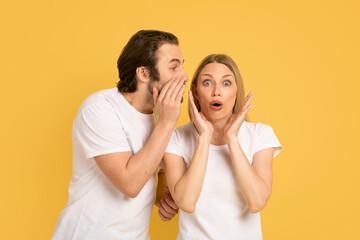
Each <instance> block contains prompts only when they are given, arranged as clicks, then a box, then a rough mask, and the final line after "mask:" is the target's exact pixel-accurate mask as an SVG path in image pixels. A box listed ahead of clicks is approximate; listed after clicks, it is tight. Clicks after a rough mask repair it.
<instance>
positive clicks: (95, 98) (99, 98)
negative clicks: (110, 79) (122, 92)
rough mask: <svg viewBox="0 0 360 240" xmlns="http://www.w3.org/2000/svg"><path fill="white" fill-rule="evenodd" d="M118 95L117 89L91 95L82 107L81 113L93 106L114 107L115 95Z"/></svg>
mask: <svg viewBox="0 0 360 240" xmlns="http://www.w3.org/2000/svg"><path fill="white" fill-rule="evenodd" d="M115 94H116V89H115V88H111V89H105V90H101V91H98V92H95V93H93V94H91V95H89V96H88V97H87V98H86V99H85V100H84V101H83V102H82V104H81V105H80V108H79V111H81V110H82V109H84V108H87V107H91V106H99V105H102V106H105V107H106V106H108V107H112V104H111V102H112V100H113V99H114V95H115Z"/></svg>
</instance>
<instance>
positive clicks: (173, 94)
mask: <svg viewBox="0 0 360 240" xmlns="http://www.w3.org/2000/svg"><path fill="white" fill-rule="evenodd" d="M183 85H184V80H183V79H182V78H180V79H179V80H177V81H176V85H175V87H174V88H173V90H172V92H171V95H170V96H169V97H170V98H171V99H172V100H173V101H175V99H176V98H177V95H178V93H179V92H180V91H181V88H182V86H183Z"/></svg>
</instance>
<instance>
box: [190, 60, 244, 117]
mask: <svg viewBox="0 0 360 240" xmlns="http://www.w3.org/2000/svg"><path fill="white" fill-rule="evenodd" d="M236 92H237V84H236V81H235V76H234V74H233V72H232V71H231V70H230V69H229V68H228V67H227V66H226V65H224V64H221V63H209V64H207V65H206V66H205V67H204V68H203V69H202V70H201V72H200V73H199V76H198V81H197V85H196V90H195V97H196V98H197V99H198V101H199V104H200V107H201V112H202V113H203V114H204V115H205V117H206V118H207V119H208V120H209V121H213V120H220V119H224V118H227V117H229V116H230V115H231V114H232V110H233V107H234V105H235V100H236Z"/></svg>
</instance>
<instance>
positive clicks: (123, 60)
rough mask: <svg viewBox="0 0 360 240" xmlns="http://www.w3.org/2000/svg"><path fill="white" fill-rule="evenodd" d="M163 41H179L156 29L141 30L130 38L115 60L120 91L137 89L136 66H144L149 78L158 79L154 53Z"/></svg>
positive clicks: (172, 42)
mask: <svg viewBox="0 0 360 240" xmlns="http://www.w3.org/2000/svg"><path fill="white" fill-rule="evenodd" d="M164 43H170V44H175V45H178V44H179V41H178V39H177V37H175V36H174V35H173V34H171V33H168V32H163V31H156V30H141V31H139V32H137V33H135V34H134V35H133V36H132V37H131V38H130V40H129V42H128V43H127V44H126V46H125V47H124V49H123V50H122V52H121V54H120V57H119V59H118V61H117V67H118V70H119V78H120V81H119V82H118V84H117V88H118V89H119V91H120V92H128V93H132V92H135V91H136V90H137V81H136V68H138V67H146V68H147V70H148V71H149V74H150V79H151V80H154V81H158V80H159V72H158V70H157V69H156V64H157V61H158V59H157V56H156V53H157V50H158V49H159V48H160V47H161V45H162V44H164Z"/></svg>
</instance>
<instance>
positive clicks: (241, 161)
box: [228, 138, 274, 213]
mask: <svg viewBox="0 0 360 240" xmlns="http://www.w3.org/2000/svg"><path fill="white" fill-rule="evenodd" d="M228 146H229V150H230V156H231V161H232V164H233V166H234V171H235V174H236V178H237V180H238V182H239V186H240V189H241V192H242V194H243V196H244V198H245V200H246V202H247V204H248V206H249V209H250V211H251V212H252V213H255V212H258V211H260V210H261V209H263V208H264V207H265V205H266V202H267V200H268V199H269V197H270V195H271V187H272V160H273V156H274V148H267V149H263V150H261V151H258V152H257V153H255V154H254V157H253V164H252V166H251V165H250V163H249V161H248V159H247V158H246V156H245V154H244V152H243V151H242V149H241V147H240V144H239V141H238V139H237V138H236V139H235V138H233V139H231V140H229V142H228Z"/></svg>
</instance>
